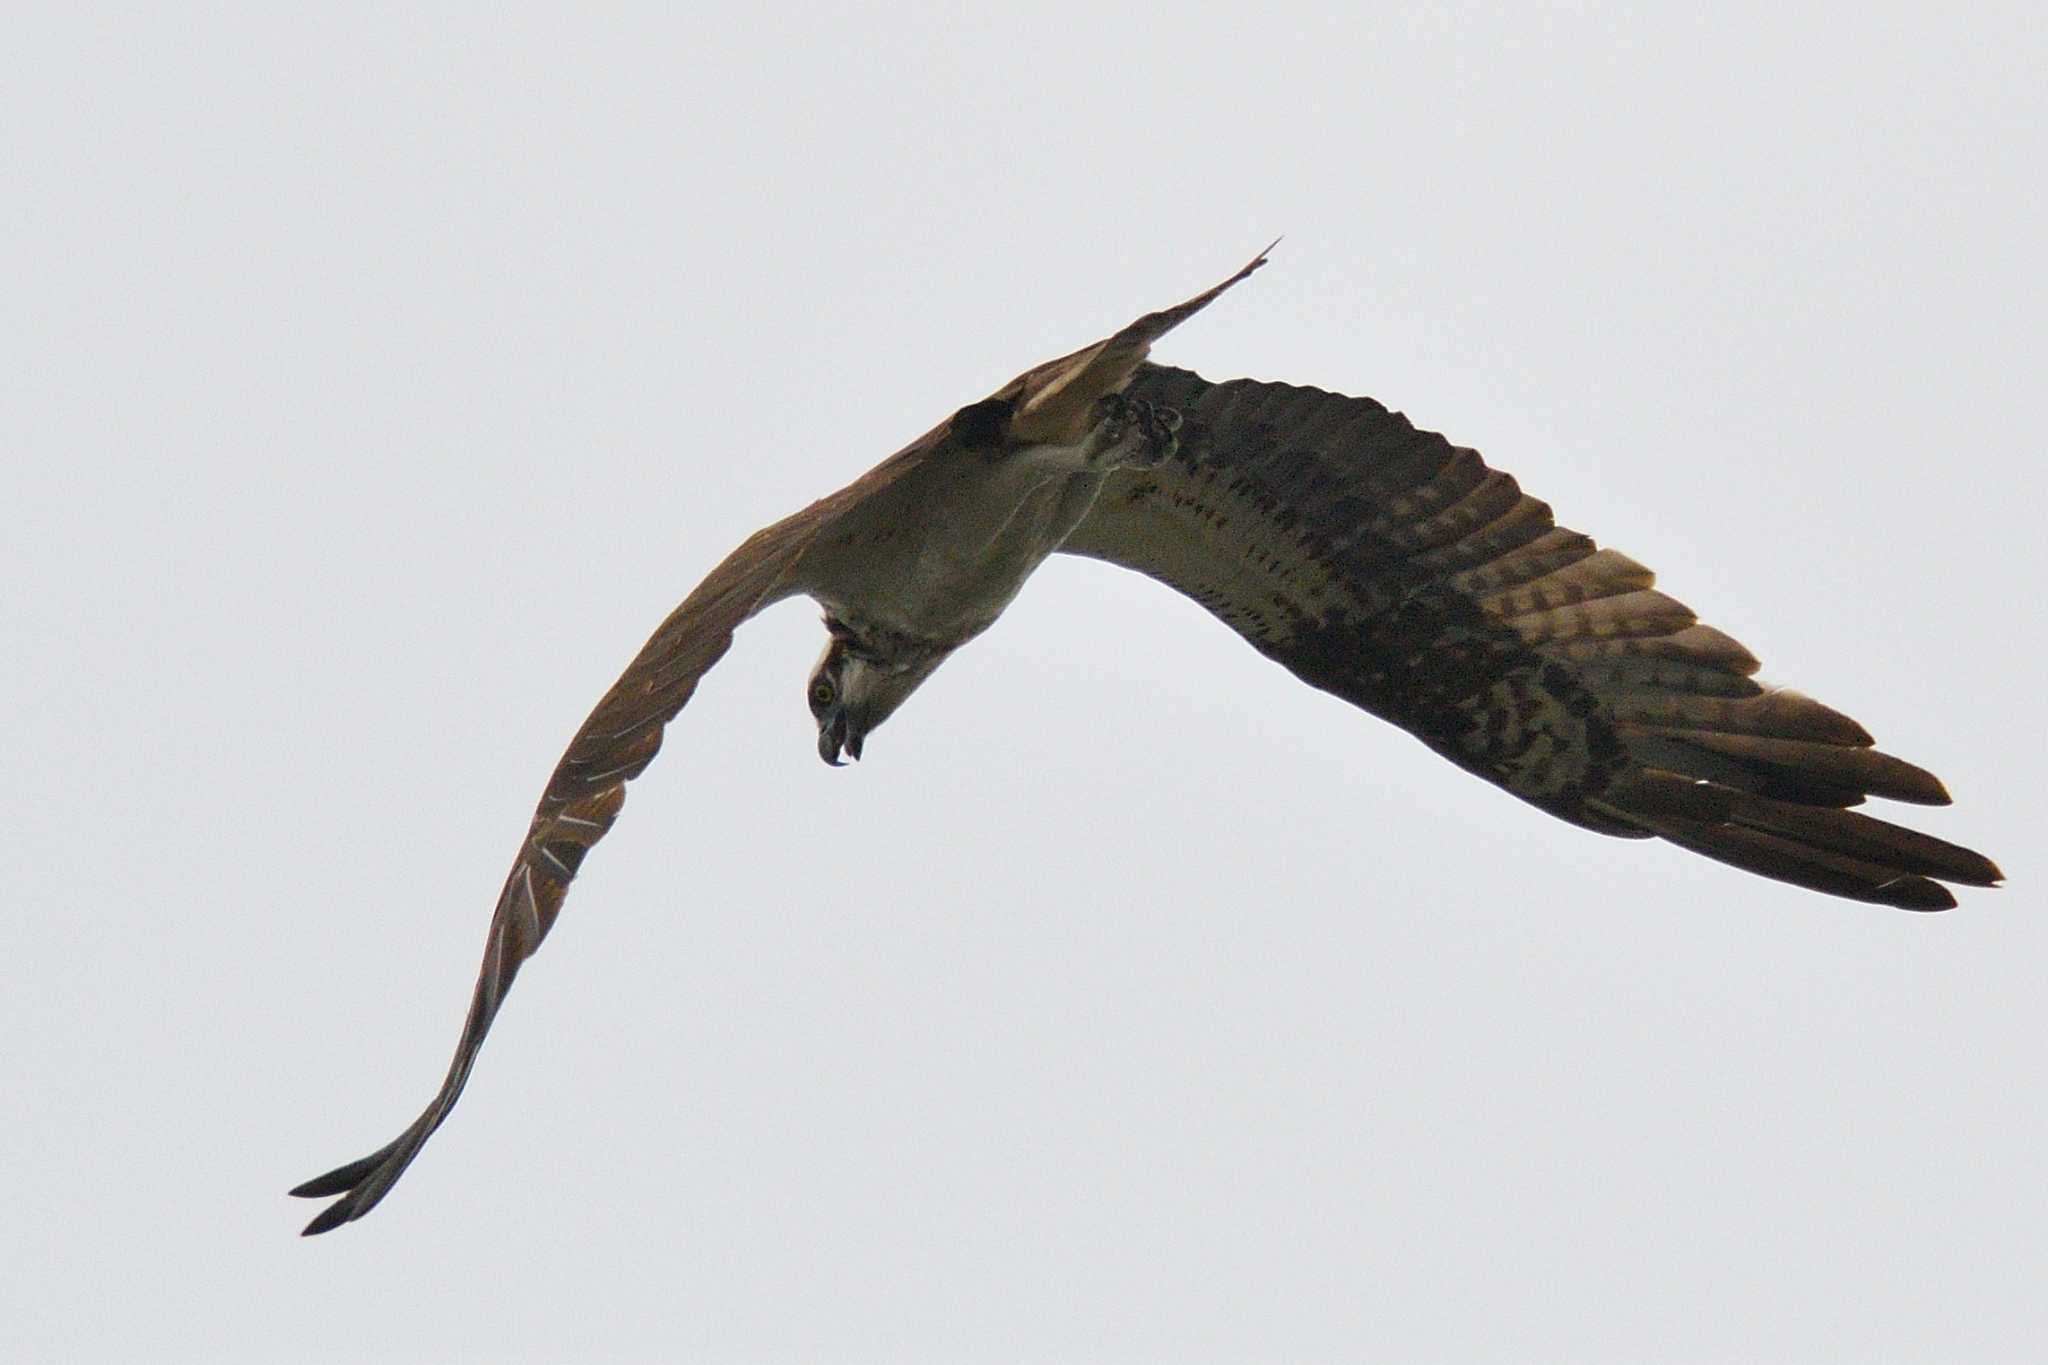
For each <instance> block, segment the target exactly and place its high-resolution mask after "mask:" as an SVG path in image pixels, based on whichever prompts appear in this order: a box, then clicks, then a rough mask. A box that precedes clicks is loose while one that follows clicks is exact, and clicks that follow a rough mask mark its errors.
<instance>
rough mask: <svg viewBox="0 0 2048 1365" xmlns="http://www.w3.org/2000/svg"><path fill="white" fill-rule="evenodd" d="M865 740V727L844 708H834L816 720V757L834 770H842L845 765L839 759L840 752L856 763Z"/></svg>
mask: <svg viewBox="0 0 2048 1365" xmlns="http://www.w3.org/2000/svg"><path fill="white" fill-rule="evenodd" d="M866 738H867V727H866V726H864V725H861V724H859V723H858V722H857V721H856V720H855V719H854V717H853V715H852V714H851V713H850V712H849V711H848V710H847V709H846V708H845V707H844V706H834V707H832V708H831V709H830V710H828V711H826V712H825V714H824V715H823V716H822V717H820V718H819V720H818V757H819V758H822V759H824V760H825V761H826V762H827V763H829V764H831V765H832V766H833V767H835V768H843V767H845V766H846V764H845V762H844V761H843V760H842V759H841V758H840V757H839V754H840V751H841V750H844V751H845V753H846V757H847V758H850V759H853V760H855V761H856V762H858V761H859V759H860V748H861V743H862V741H864V740H865V739H866Z"/></svg>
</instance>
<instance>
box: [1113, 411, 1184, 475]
mask: <svg viewBox="0 0 2048 1365" xmlns="http://www.w3.org/2000/svg"><path fill="white" fill-rule="evenodd" d="M1102 405H1103V418H1102V428H1101V430H1102V443H1101V446H1100V450H1101V452H1102V454H1103V455H1105V456H1111V457H1112V458H1116V459H1117V461H1118V463H1120V464H1127V465H1135V466H1137V467H1138V468H1141V469H1150V468H1151V467H1152V466H1154V465H1156V464H1158V463H1160V462H1161V461H1162V460H1166V459H1170V458H1171V457H1172V456H1173V455H1174V454H1175V453H1176V452H1177V451H1179V449H1180V436H1179V434H1178V433H1179V431H1180V411H1179V409H1177V408H1169V407H1166V406H1164V405H1162V404H1159V403H1153V402H1149V401H1147V400H1146V399H1143V398H1126V397H1125V396H1124V395H1123V394H1120V393H1112V394H1108V395H1106V396H1105V397H1104V398H1103V400H1102Z"/></svg>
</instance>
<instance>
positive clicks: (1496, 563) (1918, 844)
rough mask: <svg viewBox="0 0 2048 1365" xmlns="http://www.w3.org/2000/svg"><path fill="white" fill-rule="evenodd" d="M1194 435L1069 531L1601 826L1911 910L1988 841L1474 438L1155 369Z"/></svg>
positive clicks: (1145, 393) (1373, 411)
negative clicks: (1888, 811) (1456, 442)
mask: <svg viewBox="0 0 2048 1365" xmlns="http://www.w3.org/2000/svg"><path fill="white" fill-rule="evenodd" d="M1125 392H1126V394H1127V395H1128V396H1130V397H1133V398H1141V399H1146V400H1149V401H1151V402H1154V403H1160V404H1164V405H1167V406H1170V407H1173V408H1177V409H1179V411H1180V412H1181V414H1182V417H1183V425H1182V427H1181V430H1180V450H1179V452H1178V453H1177V454H1176V455H1175V456H1173V457H1172V458H1171V459H1169V460H1168V461H1167V462H1165V463H1164V464H1162V465H1160V466H1159V467H1157V468H1154V469H1149V470H1135V469H1134V470H1124V471H1121V472H1119V473H1117V474H1115V475H1112V476H1111V478H1110V480H1109V481H1108V482H1107V483H1106V484H1105V485H1104V487H1103V489H1102V492H1101V494H1100V495H1099V496H1098V498H1097V499H1096V502H1095V506H1094V509H1093V510H1092V511H1091V512H1090V513H1089V514H1088V516H1087V518H1086V519H1085V520H1084V521H1083V522H1082V523H1081V525H1080V526H1079V527H1078V528H1077V529H1076V530H1075V531H1074V533H1073V535H1072V536H1071V537H1069V539H1068V540H1067V542H1066V545H1065V546H1064V547H1063V548H1064V549H1066V550H1068V551H1070V552H1072V553H1076V554H1083V555H1089V556H1092V557H1095V558H1098V559H1106V560H1109V561H1111V562H1113V563H1117V564H1122V565H1124V566H1126V567H1128V568H1132V569H1137V570H1139V571H1140V572H1143V573H1146V574H1149V575H1151V576H1152V577H1154V578H1158V579H1161V580H1162V581H1164V582H1166V583H1169V584H1171V585H1172V586H1174V587H1176V588H1178V589H1180V590H1181V591H1182V592H1184V593H1186V594H1188V595H1189V596H1190V597H1192V598H1194V599H1195V600H1196V601H1198V602H1200V603H1201V604H1202V605H1203V606H1205V607H1207V608H1208V609H1209V610H1210V611H1212V612H1213V613H1215V614H1216V615H1217V616H1219V617H1221V618H1222V619H1223V620H1224V621H1225V622H1227V623H1228V624H1229V625H1231V626H1232V627H1233V628H1235V629H1236V630H1237V631H1238V632H1239V633H1240V634H1242V635H1243V636H1244V637H1245V638H1246V639H1247V640H1249V641H1250V642H1251V643H1252V645H1254V646H1255V647H1256V648H1258V649H1259V650H1260V651H1261V652H1263V653H1264V654H1266V655H1268V656H1269V657H1271V658H1273V659H1275V660H1277V661H1278V662H1280V663H1282V664H1284V665H1286V666H1287V668H1288V669H1289V670H1291V671H1292V672H1293V673H1294V674H1295V675H1296V676H1297V677H1299V678H1301V679H1302V680H1303V681H1304V682H1307V683H1309V684H1311V685H1313V686H1315V687H1319V688H1322V689H1323V690H1325V691H1327V692H1331V693H1334V694H1335V695H1337V696H1340V697H1342V698H1344V699H1345V700H1346V701H1349V702H1351V703H1353V704H1354V705H1357V706H1361V707H1363V708H1365V709H1366V710H1368V711H1371V712H1373V713H1374V714H1376V715H1379V716H1383V717H1385V718H1386V719H1388V720H1390V721H1392V722H1394V723H1395V724H1396V725H1399V726H1401V727H1402V728H1403V729H1405V730H1408V731H1409V732H1411V733H1412V734H1414V735H1415V736H1416V737H1417V738H1419V739H1421V740H1422V741H1423V742H1424V743H1425V744H1427V745H1429V746H1430V747H1431V748H1433V749H1435V750H1436V751H1437V752H1438V753H1440V754H1442V755H1444V756H1445V757H1446V758H1448V759H1450V760H1451V761H1452V762H1454V763H1456V764H1458V765H1459V766H1461V767H1463V768H1466V769H1468V770H1469V771H1471V772H1474V773H1477V774H1478V775H1480V776H1481V777H1484V778H1486V779H1487V780H1488V781H1490V782H1494V783H1497V784H1498V785H1500V786H1502V787H1504V788H1506V789H1507V790H1508V791H1510V792H1513V793H1514V794H1515V795H1517V796H1519V797H1522V798H1523V799H1524V800H1526V801H1529V802H1531V803H1533V804H1535V805H1538V806H1541V807H1542V808H1543V809H1545V810H1547V811H1549V812H1551V813H1552V814H1553V815H1558V816H1561V817H1563V818H1564V819H1566V820H1570V821H1572V822H1573V823H1575V824H1579V825H1583V826H1586V827H1588V828H1591V829H1595V830H1599V831H1601V832H1603V833H1608V834H1618V835H1624V836H1631V837H1637V838H1642V837H1648V836H1651V835H1657V836H1661V837H1663V838H1665V839H1668V840H1670V841H1671V842H1673V843H1675V844H1679V845H1682V846H1683V847H1686V848H1689V849H1692V850H1694V851H1695V852H1698V853H1703V854H1705V855H1706V856H1707V857H1709V858H1715V859H1718V860H1720V861H1722V862H1724V863H1730V864H1733V865H1734V866H1736V867H1740V868H1744V869H1746V870H1748V871H1751V872H1756V873H1760V874H1761V875H1763V876H1766V877H1774V878H1777V879H1778V880H1780V881H1786V882H1792V883H1794V884H1796V885H1799V886H1804V887H1810V888H1812V889H1813V890H1816V891H1825V892H1828V893H1830V894H1832V895H1837V896H1847V897H1850V898H1852V899H1855V900H1863V901H1873V902H1876V903H1878V904H1882V905H1895V906H1899V907H1902V908H1906V909H1915V910H1939V909H1946V908H1948V907H1950V906H1952V905H1954V904H1955V900H1954V898H1953V897H1952V896H1951V895H1950V893H1949V892H1948V890H1947V889H1946V888H1945V887H1943V886H1941V885H1940V884H1939V882H1940V881H1950V882H1958V883H1962V884H1965V885H1971V886H1989V885H1992V884H1994V883H1996V882H1997V881H1998V880H1999V877H2000V874H1999V871H1998V869H1997V867H1995V866H1994V865H1993V864H1992V863H1991V862H1990V861H1989V860H1988V859H1986V858H1984V857H1983V856H1981V855H1979V854H1977V853H1973V852H1971V851H1970V850H1968V849H1965V848H1960V847H1958V846H1956V845H1954V844H1951V843H1947V842H1944V841H1943V840H1940V839H1936V838H1932V837H1930V836H1928V835H1925V834H1920V833H1918V832H1916V831H1913V830H1909V829H1904V828H1901V827H1900V826H1897V825H1893V824H1889V823H1887V822H1885V821H1882V820H1877V819H1873V818H1871V817H1869V816H1866V815H1862V814H1859V813H1857V812H1855V811H1852V810H1849V809H1848V807H1850V806H1854V805H1858V804H1860V803H1861V802H1862V801H1863V799H1864V798H1865V796H1866V795H1869V796H1887V797H1892V798H1894V799H1897V800H1901V801H1912V802H1918V803H1921V804H1926V805H1940V804H1946V803H1947V801H1948V799H1949V797H1948V793H1947V792H1946V791H1944V790H1943V788H1942V785H1941V783H1940V782H1939V781H1938V780H1937V779H1936V778H1935V777H1934V776H1933V775H1932V774H1931V773H1928V772H1925V771H1923V770H1922V769H1920V768H1916V767H1914V766H1913V765H1911V764H1909V763H1905V762H1903V761H1901V760H1899V759H1896V758H1893V757H1892V756H1891V755H1889V754H1884V753H1880V752H1878V751H1877V750H1876V749H1874V748H1873V747H1871V745H1872V741H1871V737H1870V735H1869V734H1868V733H1866V732H1865V731H1864V729H1863V727H1862V726H1860V725H1858V724H1857V723H1856V722H1855V721H1853V720H1851V719H1849V717H1847V716H1845V715H1843V714H1841V713H1840V712H1838V711H1835V710H1832V709H1830V708H1829V707H1826V706H1823V705H1821V704H1820V703H1819V702H1816V701H1814V700H1812V699H1811V698H1808V697H1805V696H1801V695H1800V694H1798V693H1796V692H1789V691H1783V690H1776V689H1770V688H1766V687H1764V686H1761V685H1760V684H1758V683H1756V682H1755V681H1753V680H1752V679H1751V677H1750V675H1751V674H1753V673H1754V672H1756V669H1757V661H1756V660H1755V659H1754V658H1753V657H1751V655H1750V653H1749V651H1748V650H1746V649H1744V648H1743V647H1742V646H1741V645H1739V644H1737V643H1736V642H1735V641H1734V640H1732V639H1730V638H1729V637H1728V636H1726V635H1724V634H1722V633H1721V632H1720V631H1718V630H1715V629H1714V628H1713V627H1711V626H1706V625H1702V624H1700V623H1699V622H1698V620H1697V619H1696V618H1695V617H1694V616H1693V614H1692V612H1691V611H1690V610H1688V609H1687V608H1686V607H1685V606H1683V605H1681V604H1680V603H1678V602H1676V601H1674V600H1672V599H1671V598H1669V597H1666V596H1665V595H1664V594H1663V593H1661V592H1658V591H1656V590H1655V589H1654V587H1652V583H1653V581H1654V576H1653V575H1652V574H1651V573H1650V571H1649V570H1648V569H1645V568H1644V567H1642V566H1641V565H1640V564H1637V563H1636V562H1635V561H1633V560H1631V559H1629V558H1628V557H1627V556H1625V555H1621V554H1617V553H1616V552H1615V551H1613V550H1602V549H1600V548H1598V547H1597V546H1596V545H1595V544H1594V543H1593V541H1592V540H1591V539H1590V538H1589V537H1587V536H1583V535H1580V534H1579V533H1578V532H1576V531H1570V530H1567V529H1565V528H1563V527H1561V526H1558V525H1557V524H1556V523H1555V522H1554V521H1552V520H1551V515H1550V508H1549V507H1548V506H1547V505H1546V504H1544V503H1542V502H1540V501H1538V500H1537V499H1535V498H1532V497H1530V496H1528V495H1527V494H1525V493H1523V492H1522V491H1521V489H1520V487H1519V486H1518V485H1517V484H1516V483H1515V480H1514V479H1513V478H1512V477H1510V476H1509V475H1507V474H1503V473H1501V472H1500V471H1498V470H1493V469H1488V468H1487V467H1486V465H1485V463H1484V462H1483V461H1482V460H1481V459H1480V458H1479V455H1478V453H1477V452H1476V451H1472V450H1467V449H1464V448H1462V447H1458V446H1453V445H1452V444H1450V442H1448V441H1446V440H1445V439H1444V438H1443V437H1442V436H1439V435H1437V434H1436V433H1434V432H1426V431H1418V430H1416V429H1415V427H1414V426H1412V425H1411V424H1410V423H1409V421H1408V419H1407V418H1405V417H1403V416H1402V415H1401V414H1399V413H1394V412H1389V411H1387V409H1385V408H1384V407H1382V406H1380V405H1379V404H1378V403H1375V402H1373V401H1371V400H1370V399H1364V398H1348V397H1345V396H1343V395H1341V394H1333V393H1326V392H1324V391H1322V390H1320V389H1312V388H1296V387H1294V386H1292V385H1286V384H1267V383H1259V382H1256V381H1253V380H1246V379H1240V380H1233V381H1231V382H1229V383H1224V384H1211V383H1209V382H1208V381H1207V380H1204V379H1203V378H1201V377H1200V376H1199V375H1195V374H1190V373H1188V372H1187V371H1185V370H1175V369H1168V368H1164V367H1161V366H1157V365H1151V364H1146V365H1144V366H1141V367H1140V368H1139V369H1138V370H1137V372H1136V373H1135V375H1134V377H1133V379H1132V381H1131V384H1130V386H1129V387H1128V388H1127V389H1126V390H1125Z"/></svg>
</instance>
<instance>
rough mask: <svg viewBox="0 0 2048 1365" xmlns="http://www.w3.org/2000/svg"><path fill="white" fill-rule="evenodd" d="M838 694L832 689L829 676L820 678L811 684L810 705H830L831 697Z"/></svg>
mask: <svg viewBox="0 0 2048 1365" xmlns="http://www.w3.org/2000/svg"><path fill="white" fill-rule="evenodd" d="M838 695H839V693H838V692H837V691H836V690H834V688H833V686H832V680H831V679H829V678H820V679H818V680H817V681H816V682H814V683H812V684H811V705H813V706H830V705H831V704H832V698H834V697H836V696H838Z"/></svg>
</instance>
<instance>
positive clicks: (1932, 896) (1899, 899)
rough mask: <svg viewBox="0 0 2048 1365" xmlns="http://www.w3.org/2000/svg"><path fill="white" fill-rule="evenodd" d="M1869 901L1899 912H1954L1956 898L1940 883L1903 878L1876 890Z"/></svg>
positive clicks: (1922, 879)
mask: <svg viewBox="0 0 2048 1365" xmlns="http://www.w3.org/2000/svg"><path fill="white" fill-rule="evenodd" d="M1869 899H1870V900H1871V901H1873V902H1874V903H1876V904H1878V905H1889V906H1892V907H1893V908H1895V909H1899V910H1953V909H1955V908H1956V898H1955V896H1954V895H1953V894H1952V893H1951V892H1950V891H1949V889H1948V888H1947V887H1945V886H1943V885H1942V884H1941V883H1940V882H1931V881H1929V880H1927V878H1925V877H1901V878H1899V879H1898V880H1897V881H1892V882H1886V883H1885V884H1884V885H1883V886H1880V887H1876V888H1874V889H1873V890H1872V891H1871V893H1870V896H1869Z"/></svg>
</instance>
